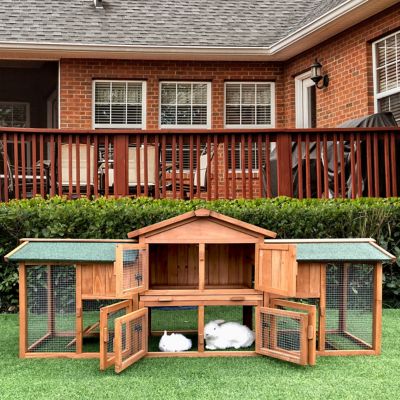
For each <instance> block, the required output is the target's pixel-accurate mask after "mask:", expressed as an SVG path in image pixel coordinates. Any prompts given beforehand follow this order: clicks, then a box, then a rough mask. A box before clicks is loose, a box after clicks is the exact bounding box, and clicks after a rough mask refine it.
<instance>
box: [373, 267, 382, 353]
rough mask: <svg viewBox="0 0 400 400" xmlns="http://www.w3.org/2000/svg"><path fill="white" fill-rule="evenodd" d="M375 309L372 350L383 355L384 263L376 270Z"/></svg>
mask: <svg viewBox="0 0 400 400" xmlns="http://www.w3.org/2000/svg"><path fill="white" fill-rule="evenodd" d="M374 286H375V288H374V306H373V307H374V308H373V325H372V329H373V337H372V348H373V349H374V350H375V353H376V354H381V337H382V263H377V264H376V266H375V268H374Z"/></svg>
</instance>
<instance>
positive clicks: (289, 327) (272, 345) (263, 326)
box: [256, 307, 308, 365]
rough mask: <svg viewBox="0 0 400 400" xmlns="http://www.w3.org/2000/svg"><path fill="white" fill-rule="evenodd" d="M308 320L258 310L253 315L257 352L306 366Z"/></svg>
mask: <svg viewBox="0 0 400 400" xmlns="http://www.w3.org/2000/svg"><path fill="white" fill-rule="evenodd" d="M307 321H308V317H307V315H306V314H301V313H297V312H293V311H286V310H278V309H276V308H268V307H259V308H258V310H257V315H256V352H257V353H259V354H263V355H265V356H269V357H273V358H278V359H280V360H284V361H289V362H292V363H295V364H300V365H307V364H308V345H307V327H308V324H307Z"/></svg>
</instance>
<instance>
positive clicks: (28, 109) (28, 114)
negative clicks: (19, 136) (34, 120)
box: [0, 100, 31, 128]
mask: <svg viewBox="0 0 400 400" xmlns="http://www.w3.org/2000/svg"><path fill="white" fill-rule="evenodd" d="M0 103H1V104H7V105H10V106H13V105H15V104H18V105H20V104H24V105H25V107H26V121H25V127H26V128H30V126H31V105H30V103H28V102H26V101H7V100H5V101H0ZM0 126H1V125H0ZM7 128H12V126H10V127H7Z"/></svg>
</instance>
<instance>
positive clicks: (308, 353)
mask: <svg viewBox="0 0 400 400" xmlns="http://www.w3.org/2000/svg"><path fill="white" fill-rule="evenodd" d="M257 271H258V275H257V276H256V284H255V287H256V289H258V290H262V291H263V292H265V293H268V294H269V295H270V297H272V299H271V300H270V305H271V308H268V307H259V308H258V310H257V314H256V352H257V353H259V354H263V355H266V356H269V357H274V358H278V359H281V360H285V361H289V362H293V363H296V364H300V365H314V364H315V352H316V343H315V340H316V334H315V330H316V309H315V306H312V305H308V304H302V303H297V302H294V301H287V300H283V299H281V298H282V297H286V298H290V297H295V296H296V278H297V261H296V246H295V245H290V244H281V243H276V244H272V243H271V244H260V245H259V247H258V268H257ZM276 296H279V297H280V299H274V298H273V297H276Z"/></svg>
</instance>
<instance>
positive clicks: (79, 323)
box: [75, 265, 83, 354]
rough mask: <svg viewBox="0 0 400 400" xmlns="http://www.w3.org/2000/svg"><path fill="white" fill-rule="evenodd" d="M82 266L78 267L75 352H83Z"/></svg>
mask: <svg viewBox="0 0 400 400" xmlns="http://www.w3.org/2000/svg"><path fill="white" fill-rule="evenodd" d="M82 309H83V307H82V266H81V265H77V266H76V343H75V346H76V347H75V349H76V350H75V351H76V352H77V353H78V354H81V353H82V351H83V315H82Z"/></svg>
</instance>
